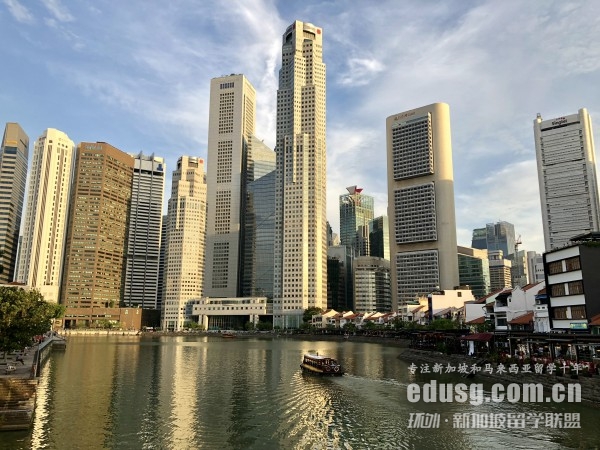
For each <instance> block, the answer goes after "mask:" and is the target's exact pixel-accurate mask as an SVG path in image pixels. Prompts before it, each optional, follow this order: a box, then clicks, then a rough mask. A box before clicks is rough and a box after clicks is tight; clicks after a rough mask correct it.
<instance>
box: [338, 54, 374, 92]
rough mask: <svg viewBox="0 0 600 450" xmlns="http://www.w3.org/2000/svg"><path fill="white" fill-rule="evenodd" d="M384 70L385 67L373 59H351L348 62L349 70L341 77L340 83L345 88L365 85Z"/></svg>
mask: <svg viewBox="0 0 600 450" xmlns="http://www.w3.org/2000/svg"><path fill="white" fill-rule="evenodd" d="M384 69H385V66H384V65H383V64H382V63H381V62H380V61H377V60H376V59H373V58H369V59H367V58H350V59H349V60H348V70H347V72H346V73H345V74H342V75H341V76H340V80H339V83H340V84H342V85H344V86H361V85H365V84H368V83H369V82H370V81H371V80H372V79H373V77H374V76H375V75H376V74H378V73H379V72H382V71H383V70H384Z"/></svg>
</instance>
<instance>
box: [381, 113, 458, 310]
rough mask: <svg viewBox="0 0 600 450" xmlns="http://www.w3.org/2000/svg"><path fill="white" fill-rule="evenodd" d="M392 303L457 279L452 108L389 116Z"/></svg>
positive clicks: (395, 305)
mask: <svg viewBox="0 0 600 450" xmlns="http://www.w3.org/2000/svg"><path fill="white" fill-rule="evenodd" d="M386 134H387V163H388V164H387V166H388V205H389V206H388V217H389V221H390V222H389V223H390V225H389V229H390V258H391V261H390V263H391V283H392V306H393V309H394V310H396V309H397V308H398V306H399V305H400V306H401V305H404V304H406V303H407V302H411V301H414V300H415V299H417V298H419V297H421V296H424V295H427V294H429V293H431V292H432V291H437V290H440V289H441V290H446V289H453V288H454V287H456V286H458V284H459V277H458V259H457V255H456V219H455V211H454V177H453V170H452V143H451V137H450V108H449V106H448V105H447V104H445V103H434V104H432V105H428V106H424V107H421V108H417V109H413V110H410V111H405V112H402V113H398V114H394V115H393V116H390V117H388V118H387V121H386Z"/></svg>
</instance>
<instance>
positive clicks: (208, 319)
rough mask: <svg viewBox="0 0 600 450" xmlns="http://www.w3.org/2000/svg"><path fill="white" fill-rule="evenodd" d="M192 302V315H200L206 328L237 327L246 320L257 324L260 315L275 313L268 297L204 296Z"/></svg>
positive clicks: (199, 321)
mask: <svg viewBox="0 0 600 450" xmlns="http://www.w3.org/2000/svg"><path fill="white" fill-rule="evenodd" d="M190 303H191V306H192V308H191V310H192V311H191V313H192V316H198V323H199V324H200V325H202V327H203V328H204V329H205V330H209V329H211V328H219V329H231V328H237V327H238V326H239V324H242V325H243V323H244V322H251V323H253V324H254V325H256V324H257V323H258V321H259V318H260V316H267V315H272V314H273V306H272V304H269V303H267V298H266V297H228V298H214V297H202V298H201V299H200V300H193V301H191V302H190ZM234 325H237V326H234Z"/></svg>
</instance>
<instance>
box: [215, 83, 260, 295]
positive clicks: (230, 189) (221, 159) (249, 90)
mask: <svg viewBox="0 0 600 450" xmlns="http://www.w3.org/2000/svg"><path fill="white" fill-rule="evenodd" d="M255 98H256V93H255V91H254V87H252V85H251V84H250V82H249V81H248V80H247V79H246V77H244V75H229V76H225V77H219V78H213V79H212V80H211V82H210V115H209V122H208V170H207V176H206V181H207V196H208V200H207V203H208V215H207V223H206V262H207V264H206V273H205V282H204V293H205V295H206V296H208V297H237V296H241V295H242V271H243V267H242V264H241V263H240V261H242V258H243V249H244V247H243V243H244V236H243V234H244V206H245V197H246V191H247V184H248V182H249V180H248V177H247V165H248V159H249V157H250V151H251V146H250V141H251V136H252V135H253V133H254V122H255V116H256V104H255Z"/></svg>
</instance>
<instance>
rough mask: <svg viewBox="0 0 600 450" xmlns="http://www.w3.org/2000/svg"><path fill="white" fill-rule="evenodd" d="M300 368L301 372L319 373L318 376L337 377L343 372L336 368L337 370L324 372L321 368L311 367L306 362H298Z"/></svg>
mask: <svg viewBox="0 0 600 450" xmlns="http://www.w3.org/2000/svg"><path fill="white" fill-rule="evenodd" d="M300 368H301V369H302V372H303V373H307V374H311V375H319V376H324V377H339V376H342V375H343V374H344V372H342V370H341V369H340V370H338V371H337V372H336V371H335V370H334V369H332V370H331V371H329V372H326V371H325V370H323V369H319V368H317V367H312V366H309V365H308V364H300Z"/></svg>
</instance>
